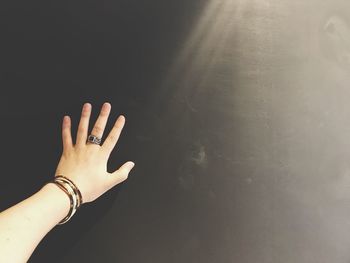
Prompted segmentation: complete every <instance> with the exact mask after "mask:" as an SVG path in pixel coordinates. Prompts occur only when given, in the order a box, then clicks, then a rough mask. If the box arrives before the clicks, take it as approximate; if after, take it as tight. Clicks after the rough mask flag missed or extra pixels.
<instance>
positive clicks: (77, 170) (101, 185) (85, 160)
mask: <svg viewBox="0 0 350 263" xmlns="http://www.w3.org/2000/svg"><path fill="white" fill-rule="evenodd" d="M110 111H111V105H110V104H109V103H104V104H103V106H102V108H101V111H100V115H99V116H98V118H97V121H96V123H95V125H94V127H93V129H92V131H91V134H92V135H95V136H97V137H99V138H102V135H103V133H104V129H105V126H106V123H107V120H108V116H109V113H110ZM90 115H91V104H89V103H85V104H84V106H83V109H82V113H81V118H80V122H79V127H78V131H77V138H76V143H75V145H73V141H72V135H71V119H70V117H69V116H65V117H64V118H63V124H62V140H63V153H62V156H61V159H60V161H59V164H58V166H57V169H56V173H55V176H57V175H64V176H66V177H68V178H69V179H71V180H72V181H73V182H74V183H75V185H76V186H77V187H78V188H79V190H80V192H81V194H82V197H83V203H87V202H91V201H94V200H95V199H96V198H98V197H99V196H101V195H102V194H103V193H105V192H106V191H108V190H109V189H110V188H112V187H113V186H115V185H117V184H119V183H121V182H123V181H124V180H126V179H127V178H128V175H129V172H130V171H131V169H132V168H133V166H134V165H135V164H134V163H133V162H131V161H129V162H126V163H124V164H123V165H122V166H121V167H120V168H119V169H118V170H116V171H115V172H113V173H108V172H107V161H108V158H109V155H110V154H111V152H112V150H113V148H114V146H115V145H116V143H117V141H118V138H119V136H120V133H121V131H122V129H123V127H124V124H125V117H124V116H123V115H120V116H119V117H118V119H117V120H116V122H115V124H114V126H113V128H112V130H111V131H110V133H109V134H108V136H107V138H106V139H105V141H104V143H103V145H97V144H92V143H89V142H88V143H87V142H86V141H87V137H88V127H89V119H90Z"/></svg>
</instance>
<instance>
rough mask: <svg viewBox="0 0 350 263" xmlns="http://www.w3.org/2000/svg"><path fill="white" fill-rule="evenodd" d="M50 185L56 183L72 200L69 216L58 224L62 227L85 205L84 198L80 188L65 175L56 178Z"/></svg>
mask: <svg viewBox="0 0 350 263" xmlns="http://www.w3.org/2000/svg"><path fill="white" fill-rule="evenodd" d="M49 183H54V184H56V185H57V186H58V187H59V188H61V189H62V190H63V191H64V192H65V193H66V194H67V195H68V197H69V200H70V208H69V212H68V214H67V216H66V217H65V218H63V219H62V220H61V221H60V222H59V223H58V225H62V224H64V223H66V222H68V221H69V220H70V219H71V218H72V216H73V215H74V214H75V212H76V211H77V209H78V208H79V207H80V206H81V204H82V203H83V198H82V196H81V193H80V191H79V189H78V187H77V186H76V185H75V184H74V183H73V182H72V181H71V180H70V179H68V178H67V177H65V176H63V175H57V176H55V179H53V180H52V181H50V182H49Z"/></svg>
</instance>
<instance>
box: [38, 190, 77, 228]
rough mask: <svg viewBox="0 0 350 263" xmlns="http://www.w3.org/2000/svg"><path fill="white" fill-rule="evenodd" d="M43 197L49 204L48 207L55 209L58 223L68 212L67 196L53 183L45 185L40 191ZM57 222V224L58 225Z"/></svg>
mask: <svg viewBox="0 0 350 263" xmlns="http://www.w3.org/2000/svg"><path fill="white" fill-rule="evenodd" d="M40 191H41V192H42V194H43V195H45V196H46V198H48V199H49V200H50V201H51V202H50V205H51V206H52V207H55V208H56V212H57V215H58V219H59V220H58V222H59V221H60V220H61V219H63V218H64V217H65V216H66V215H67V214H68V212H69V209H70V199H69V197H68V196H67V194H66V193H65V192H64V191H63V190H61V189H60V188H59V187H58V186H57V185H55V184H53V183H47V184H46V185H44V186H43V187H42V188H41V190H40ZM58 222H57V223H58Z"/></svg>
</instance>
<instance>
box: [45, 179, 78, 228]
mask: <svg viewBox="0 0 350 263" xmlns="http://www.w3.org/2000/svg"><path fill="white" fill-rule="evenodd" d="M49 183H53V184H54V185H56V186H58V187H59V188H60V189H61V190H62V191H63V192H65V193H66V194H67V195H68V197H69V201H70V207H69V212H68V214H67V215H66V216H65V217H64V218H63V219H62V220H61V221H60V222H59V223H58V225H62V224H64V223H66V222H67V221H68V220H69V219H70V218H71V217H72V213H74V210H75V209H74V204H75V201H74V197H73V195H72V194H71V192H69V190H67V189H66V188H65V187H64V186H63V185H62V184H61V183H59V182H55V181H52V182H49Z"/></svg>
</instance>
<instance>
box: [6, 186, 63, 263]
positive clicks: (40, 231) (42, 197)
mask: <svg viewBox="0 0 350 263" xmlns="http://www.w3.org/2000/svg"><path fill="white" fill-rule="evenodd" d="M69 204H70V203H69V197H68V196H67V195H66V194H65V193H64V192H63V191H62V190H61V189H59V188H58V187H57V186H56V185H54V184H51V183H50V184H47V185H45V186H44V187H43V188H41V189H40V190H39V191H38V192H36V193H35V194H33V195H32V196H30V197H28V198H27V199H25V200H23V201H22V202H20V203H18V204H16V205H15V206H12V207H10V208H8V209H7V210H5V211H3V212H2V213H0V262H26V261H27V260H28V259H29V257H30V256H31V254H32V253H33V251H34V249H35V248H36V246H37V245H38V244H39V242H40V241H41V240H42V239H43V238H44V236H45V235H46V234H47V233H48V232H49V231H50V230H51V229H52V228H53V227H54V226H56V225H57V223H59V221H60V220H61V219H62V218H64V217H65V216H66V215H67V214H68V211H69Z"/></svg>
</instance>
